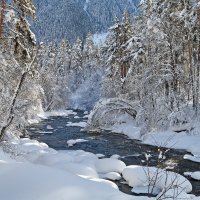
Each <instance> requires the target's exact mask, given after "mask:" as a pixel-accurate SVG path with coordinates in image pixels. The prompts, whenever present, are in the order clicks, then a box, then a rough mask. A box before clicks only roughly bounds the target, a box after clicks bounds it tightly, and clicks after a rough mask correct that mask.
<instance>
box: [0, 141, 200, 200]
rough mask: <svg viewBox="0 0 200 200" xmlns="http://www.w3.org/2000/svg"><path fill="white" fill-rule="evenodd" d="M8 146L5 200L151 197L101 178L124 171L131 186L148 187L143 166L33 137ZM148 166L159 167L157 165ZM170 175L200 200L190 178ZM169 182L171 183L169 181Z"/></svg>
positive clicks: (1, 156) (0, 173) (0, 166)
mask: <svg viewBox="0 0 200 200" xmlns="http://www.w3.org/2000/svg"><path fill="white" fill-rule="evenodd" d="M5 145H7V147H9V149H10V153H4V152H3V150H2V149H0V197H1V198H0V199H2V200H66V199H68V200H147V199H148V197H137V196H130V195H126V194H124V193H122V192H120V191H119V190H118V187H117V185H116V184H115V183H113V182H111V181H109V180H104V179H102V178H106V179H110V180H117V179H119V178H120V176H121V173H122V175H123V177H124V178H125V179H126V180H127V182H128V183H129V185H131V187H133V186H135V187H136V186H137V187H143V186H144V185H145V186H147V185H148V179H147V178H145V173H144V170H143V168H142V167H139V166H137V167H134V166H128V167H126V165H125V164H124V163H123V162H122V161H120V160H117V159H114V158H104V159H99V158H98V156H97V155H95V154H93V153H89V152H85V151H82V150H78V151H56V150H54V149H51V148H49V147H48V145H46V144H44V143H39V142H38V141H36V140H30V139H13V140H12V142H11V143H9V144H5ZM149 169H150V171H151V170H154V171H155V170H156V168H149ZM135 170H136V171H135ZM171 174H172V175H176V176H177V177H178V178H180V179H177V181H183V180H184V183H182V184H180V185H181V187H182V188H184V190H183V194H182V195H185V196H187V199H194V200H198V199H199V198H198V197H194V196H193V195H188V194H186V192H190V191H191V184H190V183H189V181H187V179H185V178H184V177H182V176H180V175H178V174H175V173H171ZM172 175H170V177H171V176H172ZM172 177H173V176H172ZM141 179H142V180H141ZM174 183H176V184H174ZM178 183H179V182H178ZM167 184H170V180H169V183H168V182H167ZM176 185H177V182H173V183H172V188H173V187H176ZM164 186H165V185H164V182H162V181H161V182H158V183H156V187H158V188H159V189H160V190H159V191H161V190H162V189H163V188H164ZM168 192H169V191H168ZM159 195H161V193H160V194H159ZM169 199H170V198H169ZM171 199H172V198H171ZM151 200H156V198H151Z"/></svg>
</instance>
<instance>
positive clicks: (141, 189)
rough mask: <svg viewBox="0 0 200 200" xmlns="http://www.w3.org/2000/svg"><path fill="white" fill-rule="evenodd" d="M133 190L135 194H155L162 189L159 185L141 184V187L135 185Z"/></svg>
mask: <svg viewBox="0 0 200 200" xmlns="http://www.w3.org/2000/svg"><path fill="white" fill-rule="evenodd" d="M131 192H133V193H135V194H149V193H151V194H153V195H158V194H159V193H160V192H161V190H160V189H159V188H157V187H153V186H139V187H134V188H133V189H132V190H131Z"/></svg>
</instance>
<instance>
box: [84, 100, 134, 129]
mask: <svg viewBox="0 0 200 200" xmlns="http://www.w3.org/2000/svg"><path fill="white" fill-rule="evenodd" d="M136 115H137V111H136V109H135V107H134V106H133V105H132V104H131V103H130V102H128V101H126V100H122V99H119V98H112V99H107V100H101V101H99V102H98V103H97V104H96V106H95V107H94V109H93V111H92V112H91V113H90V115H89V118H88V123H87V124H88V125H87V127H86V129H87V130H94V129H101V128H108V127H110V126H112V125H114V124H116V123H125V121H124V117H127V116H128V117H129V118H131V119H132V120H134V119H135V117H136ZM123 116H124V117H123Z"/></svg>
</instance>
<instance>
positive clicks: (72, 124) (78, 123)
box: [66, 122, 87, 128]
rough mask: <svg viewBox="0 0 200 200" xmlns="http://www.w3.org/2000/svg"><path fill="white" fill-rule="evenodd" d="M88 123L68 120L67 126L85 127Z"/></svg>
mask: <svg viewBox="0 0 200 200" xmlns="http://www.w3.org/2000/svg"><path fill="white" fill-rule="evenodd" d="M86 125H87V123H86V122H77V123H72V122H68V123H67V125H66V126H77V127H82V128H85V127H86Z"/></svg>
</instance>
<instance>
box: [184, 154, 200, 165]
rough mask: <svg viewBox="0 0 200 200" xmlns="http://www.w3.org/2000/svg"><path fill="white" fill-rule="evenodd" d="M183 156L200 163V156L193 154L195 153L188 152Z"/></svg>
mask: <svg viewBox="0 0 200 200" xmlns="http://www.w3.org/2000/svg"><path fill="white" fill-rule="evenodd" d="M183 158H184V159H186V160H190V161H193V162H198V163H200V156H193V155H189V154H186V155H184V157H183Z"/></svg>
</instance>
